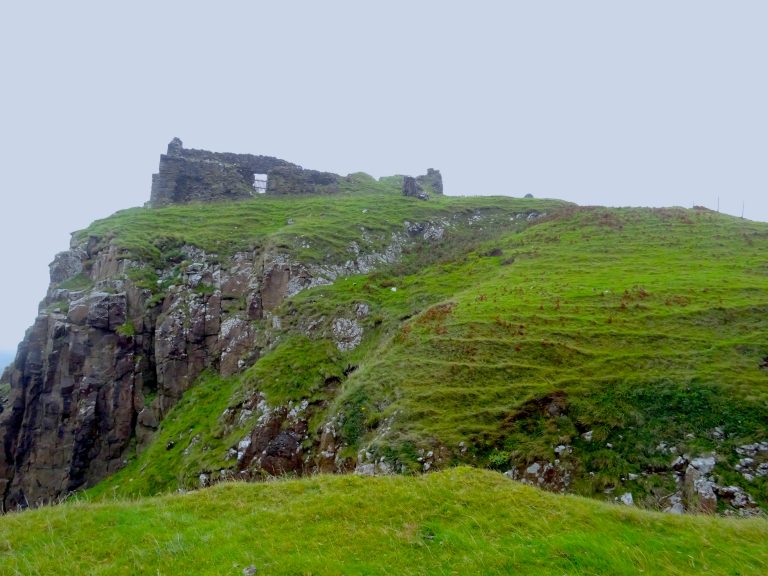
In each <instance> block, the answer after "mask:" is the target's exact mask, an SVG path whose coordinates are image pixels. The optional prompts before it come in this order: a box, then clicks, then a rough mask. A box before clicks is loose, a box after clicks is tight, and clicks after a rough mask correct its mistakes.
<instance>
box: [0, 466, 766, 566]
mask: <svg viewBox="0 0 768 576" xmlns="http://www.w3.org/2000/svg"><path fill="white" fill-rule="evenodd" d="M766 539H768V523H767V522H766V521H764V520H760V519H752V520H730V519H723V518H716V517H704V516H689V517H679V516H671V515H665V514H659V513H651V512H645V511H641V510H637V509H634V508H629V507H623V506H617V505H610V504H604V503H600V502H596V501H594V500H587V499H584V498H579V497H575V496H557V495H553V494H549V493H546V492H543V491H539V490H536V489H533V488H530V487H527V486H524V485H521V484H518V483H515V482H511V481H509V480H507V479H506V478H504V477H503V476H502V475H501V474H498V473H495V472H490V471H481V470H476V469H470V468H456V469H451V470H447V471H443V472H439V473H434V474H428V475H424V476H420V477H404V476H399V477H375V478H361V477H357V476H317V477H311V478H305V479H300V480H284V481H275V482H268V483H260V484H239V483H225V484H220V485H217V486H215V487H213V488H210V489H206V490H201V491H197V492H193V493H188V494H184V495H173V496H164V497H158V498H150V499H143V500H136V501H115V502H109V503H99V504H94V503H87V502H79V503H71V504H66V505H63V506H58V507H55V508H45V509H40V510H35V511H31V512H27V513H24V514H18V515H8V516H5V517H3V518H0V574H159V575H163V576H170V575H174V574H184V575H188V574H218V575H226V574H232V575H239V574H242V573H243V570H244V569H245V568H248V567H250V566H253V567H255V568H256V570H257V571H256V572H255V573H257V574H640V573H643V574H693V573H695V574H765V573H768V547H766V546H765V542H766Z"/></svg>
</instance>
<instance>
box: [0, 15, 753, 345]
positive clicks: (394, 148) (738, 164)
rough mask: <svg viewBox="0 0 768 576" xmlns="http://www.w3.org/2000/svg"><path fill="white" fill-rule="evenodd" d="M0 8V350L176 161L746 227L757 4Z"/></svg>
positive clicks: (750, 201)
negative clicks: (396, 180)
mask: <svg viewBox="0 0 768 576" xmlns="http://www.w3.org/2000/svg"><path fill="white" fill-rule="evenodd" d="M372 4H373V3H371V2H360V1H354V2H353V1H348V2H340V1H334V0H326V1H323V2H317V1H314V2H309V1H306V2H301V1H293V2H245V1H243V2H231V1H229V2H228V1H218V2H215V3H214V2H196V1H190V0H187V1H185V2H177V1H169V0H164V1H162V2H160V1H155V2H144V1H133V2H123V3H120V4H119V5H117V3H113V2H103V1H101V2H82V1H77V0H72V1H69V2H35V1H29V2H3V3H2V7H0V62H2V66H1V67H0V74H1V75H2V76H1V77H2V85H1V87H2V90H0V114H1V116H0V118H2V123H1V127H2V138H1V139H0V140H1V142H0V146H2V150H0V168H1V170H0V174H1V175H2V179H0V187H1V189H2V202H1V203H0V210H2V220H1V223H0V242H1V244H0V245H1V246H2V252H1V253H0V258H1V259H2V274H3V277H2V282H0V318H2V323H1V324H0V350H2V349H13V348H15V346H16V343H17V342H18V341H19V340H20V339H21V337H22V335H23V332H24V329H25V328H26V327H27V326H28V325H30V324H31V322H32V320H33V319H34V316H35V313H36V307H37V302H38V301H39V300H40V299H41V297H42V296H43V295H44V292H45V289H46V286H47V264H48V262H50V261H51V259H52V257H53V255H54V253H56V252H58V251H60V250H63V249H65V248H66V247H67V246H68V241H69V232H71V231H74V230H76V229H79V228H82V227H85V226H86V225H87V224H88V223H89V222H91V221H92V220H94V219H96V218H100V217H104V216H107V215H109V214H110V213H112V212H114V211H116V210H118V209H121V208H126V207H130V206H137V205H141V204H143V202H144V201H146V200H147V199H148V197H149V187H150V179H151V174H152V172H153V171H155V170H156V168H157V161H158V155H159V154H160V153H161V152H163V151H164V150H165V146H166V144H167V143H168V141H169V140H170V139H171V138H172V137H173V136H179V137H180V138H182V140H184V143H185V145H186V146H187V147H197V148H207V149H211V150H217V151H233V152H250V153H256V154H268V155H275V156H279V157H283V158H285V159H287V160H290V161H293V162H296V163H298V164H301V165H303V166H306V167H308V168H315V169H321V170H329V171H334V172H339V173H342V174H346V173H348V172H352V171H358V170H363V171H366V172H369V173H371V174H373V175H376V176H381V175H386V174H393V173H414V174H417V173H422V172H424V170H425V169H426V168H428V167H435V168H440V169H441V170H442V172H443V177H444V180H445V187H446V192H447V193H448V194H510V195H515V196H522V195H524V194H526V193H532V194H534V195H535V196H547V197H558V198H564V199H567V200H571V201H574V202H578V203H581V204H605V205H654V206H662V205H681V206H691V205H693V204H702V205H706V206H709V207H714V206H715V205H716V202H717V197H718V196H719V197H720V206H721V209H722V210H723V211H725V212H729V213H733V214H739V213H740V212H741V207H742V202H744V203H745V205H746V212H745V213H746V216H747V217H749V218H752V219H758V220H768V194H766V191H768V163H767V162H766V160H767V159H768V81H767V80H766V56H767V55H768V34H766V33H765V30H766V29H768V3H766V2H765V1H764V0H761V1H739V0H733V1H730V2H725V1H719V2H713V1H707V0H695V1H692V0H691V1H689V0H681V1H676V0H663V1H655V0H644V1H642V2H640V1H635V2H630V1H626V2H617V1H616V0H605V1H591V0H581V1H578V2H574V1H572V0H567V1H556V0H551V1H546V2H531V1H525V2H519V1H498V2H483V1H476V2H472V3H470V2H445V1H443V2H430V1H420V2H414V1H410V2H402V1H389V2H380V3H377V6H372Z"/></svg>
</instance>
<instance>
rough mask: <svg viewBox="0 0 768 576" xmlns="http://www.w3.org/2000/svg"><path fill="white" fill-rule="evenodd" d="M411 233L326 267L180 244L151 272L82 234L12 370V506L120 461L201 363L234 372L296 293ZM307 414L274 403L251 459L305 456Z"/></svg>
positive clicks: (88, 478)
mask: <svg viewBox="0 0 768 576" xmlns="http://www.w3.org/2000/svg"><path fill="white" fill-rule="evenodd" d="M407 238H408V234H407V233H396V234H393V235H392V241H391V244H390V246H389V247H388V248H387V249H386V250H385V251H383V252H365V251H361V250H359V248H358V250H357V251H356V253H355V255H354V258H353V259H350V260H347V261H346V262H343V263H340V264H335V265H334V264H328V265H322V266H321V265H313V264H306V263H302V262H298V261H296V260H293V259H292V258H291V257H290V256H289V255H287V254H284V253H277V252H264V251H259V250H255V251H251V252H240V253H236V254H234V256H232V257H228V258H219V257H218V256H217V255H215V254H207V253H205V252H204V251H202V250H200V249H198V248H195V247H192V246H183V247H182V248H181V250H180V255H179V257H178V259H177V260H180V261H177V262H174V263H172V264H169V265H168V267H167V268H166V269H158V270H154V271H151V272H150V274H149V276H150V277H151V279H152V280H151V282H150V283H148V282H147V271H148V270H149V268H148V265H147V263H145V262H141V261H136V260H132V259H130V258H127V257H126V255H125V253H124V252H122V251H121V250H120V249H118V248H117V247H116V246H114V245H112V244H110V243H109V242H105V241H103V240H101V239H99V238H89V239H87V240H83V241H73V244H72V246H71V248H70V250H68V251H67V252H63V253H61V254H59V255H57V256H56V259H55V260H54V262H53V263H52V264H51V270H50V276H51V285H50V288H49V290H48V293H47V296H46V298H45V299H44V300H43V302H42V303H41V305H40V312H39V315H38V317H37V319H36V320H35V323H34V325H33V326H32V327H31V328H30V329H29V330H28V332H27V334H26V336H25V338H24V341H23V342H22V343H21V344H20V346H19V350H18V354H17V358H16V362H15V364H14V365H13V366H12V367H11V368H10V369H9V370H8V371H7V372H6V374H5V377H4V380H5V381H6V382H7V383H8V384H10V390H9V391H8V392H7V398H6V399H5V402H4V406H5V409H4V411H3V412H2V414H1V415H0V438H2V440H3V445H2V450H0V498H1V499H2V502H3V505H4V508H5V509H11V508H15V507H19V506H21V507H25V506H30V505H35V504H38V503H42V502H47V501H51V500H53V499H56V498H58V497H61V496H64V495H66V494H67V493H69V492H71V491H73V490H76V489H78V488H82V487H85V486H90V485H93V484H95V483H96V482H98V481H99V480H101V479H103V478H105V477H106V476H108V475H110V474H111V473H113V472H115V471H116V470H118V469H119V468H121V467H122V466H123V465H124V463H125V459H126V455H127V454H128V453H129V451H131V450H133V449H134V448H135V449H137V450H139V451H141V450H142V448H143V447H144V446H145V445H146V444H147V443H148V442H149V440H150V439H151V438H152V436H153V433H154V431H155V430H156V429H157V427H158V425H159V423H160V421H161V420H162V419H163V417H164V416H165V414H167V412H168V411H169V410H170V409H171V408H172V407H173V406H174V404H175V403H176V402H177V401H178V400H179V399H180V398H181V397H182V395H183V393H184V392H185V390H187V389H188V388H189V387H190V386H191V385H192V383H193V382H194V381H195V379H197V378H198V376H199V375H200V374H201V373H202V372H203V371H205V370H211V371H214V372H218V373H220V374H221V375H224V376H226V375H230V374H234V373H236V372H238V371H240V370H241V369H243V368H244V367H246V366H249V365H251V364H253V362H255V361H256V360H257V359H258V358H259V355H260V354H261V352H262V351H263V350H264V349H266V348H268V347H269V346H270V344H271V343H272V340H273V339H274V334H275V332H276V331H277V329H278V328H279V323H280V320H279V318H277V317H275V316H274V315H273V311H274V310H275V309H276V308H277V307H278V306H279V305H280V304H281V303H282V302H283V300H284V299H285V298H286V297H289V296H292V295H294V294H297V293H298V292H300V291H302V290H304V289H306V288H310V287H313V286H318V285H323V284H330V283H332V282H333V281H334V280H335V279H336V278H338V277H340V276H344V275H348V274H351V273H361V272H368V271H370V270H371V269H373V267H375V266H376V265H379V264H382V263H387V262H393V261H395V260H397V258H398V257H399V254H400V250H401V247H402V244H403V243H404V242H405V241H406V240H407ZM155 285H156V286H155ZM355 328H359V327H357V326H356V325H355V326H346V325H343V326H342V325H339V326H335V327H334V333H335V336H336V338H337V340H338V341H339V342H340V344H339V345H340V346H354V345H356V344H357V343H359V336H360V335H359V334H357V333H356V332H355ZM336 332H338V334H336ZM257 400H258V398H256V399H255V400H254V402H256V401H257ZM305 408H306V407H305ZM289 412H290V413H289ZM296 416H297V411H296V410H293V411H292V412H291V410H290V409H288V408H286V409H285V410H283V409H282V408H279V409H277V410H270V411H267V412H265V413H264V415H263V418H262V419H263V420H264V422H262V424H263V426H257V428H256V429H255V430H254V432H253V434H252V437H249V438H248V441H247V444H248V446H246V447H244V448H243V452H244V454H243V455H241V457H240V458H239V460H240V461H242V462H243V466H245V465H246V464H248V465H250V464H251V463H252V461H253V460H254V458H256V459H258V460H259V465H260V469H263V470H265V471H266V472H269V473H279V472H284V471H286V470H290V469H296V467H297V466H299V465H300V461H299V460H297V451H296V449H295V448H296V444H297V438H300V437H301V434H300V432H301V429H302V427H305V426H306V422H305V421H304V420H302V419H301V418H297V417H296ZM326 444H328V442H326ZM326 447H327V446H326ZM257 449H258V451H257V452H255V450H257ZM262 453H263V454H262ZM262 461H263V462H262Z"/></svg>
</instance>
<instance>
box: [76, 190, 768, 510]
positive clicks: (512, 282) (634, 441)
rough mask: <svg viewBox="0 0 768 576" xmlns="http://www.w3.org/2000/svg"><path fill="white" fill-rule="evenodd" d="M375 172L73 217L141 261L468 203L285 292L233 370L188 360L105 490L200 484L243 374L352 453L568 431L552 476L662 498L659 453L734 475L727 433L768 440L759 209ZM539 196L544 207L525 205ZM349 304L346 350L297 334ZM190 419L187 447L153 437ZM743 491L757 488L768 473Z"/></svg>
mask: <svg viewBox="0 0 768 576" xmlns="http://www.w3.org/2000/svg"><path fill="white" fill-rule="evenodd" d="M376 185H377V186H379V187H381V186H384V185H382V184H380V183H377V184H376ZM370 186H372V189H371V190H368V191H367V193H357V194H348V195H343V194H342V195H339V196H334V197H327V198H301V199H295V198H291V199H283V198H258V199H255V200H254V201H253V202H245V203H238V204H221V205H211V206H204V207H201V206H184V207H173V208H167V209H163V210H153V211H150V210H134V211H127V212H125V213H120V214H118V215H116V216H115V217H112V218H110V219H107V220H105V221H101V222H98V223H96V224H95V225H94V226H93V227H92V228H91V229H89V230H88V231H86V232H84V233H83V234H90V235H100V236H101V237H104V238H111V239H112V241H113V242H117V243H118V244H120V245H124V246H126V249H127V250H129V251H133V252H134V253H136V254H144V255H146V257H152V258H156V259H162V258H163V257H164V256H163V254H164V253H163V251H162V250H161V249H160V248H158V246H160V247H163V246H167V245H176V244H179V243H181V242H184V243H192V244H197V245H200V246H202V247H206V248H207V249H208V250H213V249H215V248H216V247H218V249H219V251H220V252H221V253H222V254H226V253H227V251H229V252H231V251H234V250H236V249H240V248H242V247H243V246H246V245H254V244H260V245H262V246H263V245H273V246H275V245H279V246H281V247H282V249H285V250H295V251H297V252H299V253H300V254H299V257H301V258H304V259H306V260H309V261H312V260H313V259H314V260H315V261H317V262H322V261H323V260H324V259H332V258H334V257H337V258H338V257H339V256H338V255H339V253H341V254H342V257H343V253H344V250H346V249H347V247H348V246H349V244H350V242H353V241H354V239H355V238H357V237H358V236H359V234H360V232H359V229H358V227H359V226H364V227H365V228H366V229H367V230H369V231H370V230H375V231H377V232H380V233H381V237H382V238H386V237H387V236H386V234H385V233H389V232H390V231H393V230H398V229H402V226H403V222H404V221H407V222H424V221H439V219H441V218H443V219H450V218H451V217H453V216H455V215H456V214H459V215H464V216H465V217H466V216H467V215H469V221H470V222H471V221H472V215H475V214H476V215H480V216H481V217H482V218H483V219H482V220H479V223H478V224H474V225H466V224H464V225H455V226H454V227H453V228H451V229H449V230H448V231H446V234H445V236H444V237H443V239H442V241H441V242H440V243H433V244H431V245H430V244H427V243H421V244H415V245H414V246H412V247H411V248H410V249H407V250H406V252H405V254H404V255H403V258H402V260H401V262H400V263H398V264H396V265H392V266H386V267H381V268H379V269H377V270H376V271H374V272H372V273H370V274H367V275H362V276H352V277H347V278H342V279H339V280H338V281H336V282H335V283H334V284H333V285H332V286H321V287H318V288H315V289H312V290H307V291H305V292H302V293H300V294H298V295H297V296H295V297H293V298H291V299H289V300H288V301H286V302H285V303H284V304H283V305H282V307H281V309H280V310H279V311H278V315H279V316H280V317H281V318H282V320H283V322H282V329H283V336H282V338H281V342H280V343H279V344H278V345H277V346H276V347H275V348H274V349H273V350H272V351H271V352H269V353H268V354H266V355H264V356H263V357H262V358H261V359H260V360H259V361H258V362H257V363H256V364H255V365H254V366H252V367H251V368H249V369H247V370H246V371H245V373H244V374H242V375H241V376H238V377H234V378H229V379H222V378H220V377H218V376H213V375H208V376H206V377H204V378H202V379H201V381H200V382H199V384H198V385H197V386H196V387H195V388H193V389H192V390H191V391H190V392H188V393H187V395H186V397H185V398H184V399H183V400H182V402H181V403H180V404H179V405H178V406H177V407H176V408H175V409H174V411H172V413H171V414H170V415H169V417H168V418H167V419H166V421H165V422H164V423H163V425H162V427H161V431H160V434H159V436H158V440H157V441H156V442H155V443H154V445H153V446H152V447H151V448H150V449H149V450H148V451H146V452H145V453H143V454H142V455H141V456H139V457H138V458H137V459H136V460H135V461H134V462H133V464H132V465H130V466H129V467H128V468H127V469H125V470H124V471H123V472H121V473H119V474H117V475H116V476H115V477H113V478H112V479H110V480H107V481H106V482H105V483H103V484H102V485H101V486H99V487H98V488H97V489H96V491H97V492H98V493H102V492H103V493H108V494H110V495H111V494H115V493H117V494H121V493H122V494H134V495H142V494H155V493H160V492H162V491H164V490H168V489H174V488H176V487H177V486H179V485H181V486H194V485H196V482H197V475H198V472H199V471H200V470H201V469H209V470H217V469H218V468H220V467H222V466H226V461H225V456H226V450H227V447H228V446H232V445H233V444H234V443H236V442H237V439H238V437H241V436H242V433H243V431H242V430H240V429H237V428H236V429H234V430H232V429H230V428H227V429H226V430H224V428H225V427H224V426H223V424H222V423H221V418H220V416H221V414H222V412H223V411H224V410H225V409H227V407H229V406H233V405H236V404H237V403H242V401H243V399H244V398H247V397H248V395H249V394H253V393H254V392H258V393H260V394H263V395H264V396H265V397H266V399H267V401H268V402H269V403H270V404H272V405H279V404H286V403H288V402H294V403H298V402H300V401H302V400H303V399H307V400H309V401H310V402H312V403H322V404H323V406H325V408H324V409H323V410H322V411H321V412H319V413H318V414H316V415H315V416H314V420H313V425H314V426H316V427H319V426H320V425H321V424H322V423H323V422H327V421H329V420H331V419H335V422H337V423H338V427H339V429H340V431H341V434H342V436H343V439H344V441H345V443H346V448H345V451H346V452H345V456H347V457H349V458H355V457H356V455H357V453H358V451H359V450H361V449H365V450H367V451H369V453H373V454H375V455H377V457H379V456H380V457H384V458H387V459H388V460H389V461H396V462H397V463H398V465H399V466H400V468H401V470H403V471H418V470H422V469H423V468H424V467H425V466H424V464H425V461H426V463H427V464H428V466H427V467H434V468H442V467H446V466H450V465H453V464H457V463H471V464H473V465H479V466H489V467H492V468H496V469H499V470H501V471H504V470H507V469H510V468H514V467H516V466H517V467H518V468H520V469H522V468H524V467H525V466H527V465H529V464H531V463H534V462H541V463H542V464H543V463H544V462H547V461H552V460H554V458H555V456H556V455H555V454H554V452H553V450H554V448H555V447H557V446H565V447H566V450H565V451H563V452H562V453H561V454H560V455H559V456H560V457H559V460H560V471H559V472H558V474H559V476H558V478H559V480H557V479H556V482H555V483H557V482H559V481H561V480H563V478H565V477H566V476H567V478H568V485H567V487H566V488H567V490H568V491H573V492H576V493H580V494H584V495H595V496H598V497H606V496H605V495H604V494H605V492H607V493H608V496H607V498H609V499H613V497H614V494H613V492H614V491H616V492H617V493H620V492H619V491H632V492H633V493H634V495H635V500H636V502H642V503H644V504H645V505H647V506H649V507H656V506H659V507H661V506H662V504H660V502H659V500H660V499H661V498H662V497H663V496H665V495H669V494H670V493H672V492H674V490H675V481H674V477H673V475H672V474H671V473H670V471H669V470H667V468H668V466H669V462H670V461H671V460H672V459H673V458H674V453H675V452H676V453H678V454H684V453H688V454H691V455H696V454H703V453H710V452H715V453H716V454H717V458H718V464H717V468H716V472H717V473H718V474H719V478H720V479H721V481H722V482H724V483H726V484H734V483H735V484H739V483H740V484H742V485H746V484H745V482H744V481H743V479H742V478H741V476H740V475H739V474H738V473H737V472H735V471H734V468H733V467H734V465H735V464H736V463H737V462H738V459H739V455H738V454H737V453H736V452H735V449H736V448H737V447H738V446H740V445H742V444H744V443H747V442H752V441H755V440H758V441H759V440H762V439H765V438H766V437H767V436H768V435H767V434H766V423H767V422H768V419H766V415H767V414H768V372H766V370H765V369H763V368H761V363H762V362H763V358H764V357H765V356H768V342H767V341H766V337H765V334H766V333H767V332H766V328H768V326H766V323H767V322H768V317H767V315H766V311H767V310H768V291H767V290H766V288H768V267H767V266H768V264H766V261H765V257H764V255H765V254H766V248H767V247H768V226H766V225H765V224H762V223H756V222H750V221H744V220H741V219H737V218H733V217H730V216H725V215H722V214H717V213H714V212H712V211H708V210H704V209H700V210H699V209H694V210H685V209H679V208H671V209H643V208H627V209H608V208H580V207H575V206H572V205H567V204H564V203H559V202H555V201H546V200H532V199H513V198H483V197H470V198H449V197H443V198H436V199H433V200H430V201H429V202H420V201H416V200H412V199H403V198H401V197H399V196H397V195H396V193H394V192H393V191H390V190H388V189H386V188H385V189H383V190H382V189H377V188H376V187H374V186H373V184H370ZM532 211H533V212H535V213H540V214H541V213H544V214H547V216H546V217H544V218H540V219H537V220H533V221H528V219H526V218H523V219H520V218H519V215H520V214H525V213H530V212H532ZM190 222H193V223H194V225H190V224H189V223H190ZM299 240H300V241H299ZM304 241H306V242H304ZM296 246H299V248H296ZM301 246H310V248H307V249H305V248H301ZM153 250H157V253H153V252H152V251H153ZM393 290H394V291H393ZM360 302H364V303H365V304H366V305H368V306H369V307H370V310H371V314H370V316H369V317H368V319H367V321H366V322H367V324H366V325H365V329H366V332H365V338H364V339H363V342H362V344H361V345H360V346H359V347H358V348H357V349H356V350H354V351H351V352H339V351H338V350H337V349H336V348H335V346H334V345H333V343H332V342H331V340H330V339H329V338H327V337H324V336H327V334H325V335H324V334H320V335H318V334H307V332H306V330H305V327H306V326H307V324H309V323H310V322H311V321H312V320H317V321H321V320H323V319H327V318H332V317H333V316H334V315H336V314H339V313H341V312H343V311H345V310H349V309H351V308H352V307H353V306H354V305H355V304H356V303H360ZM350 367H352V368H354V371H352V372H350V371H349V368H350ZM330 381H333V382H339V383H340V385H338V386H336V385H333V386H327V383H328V382H330ZM589 432H591V435H590V434H588V433H589ZM585 435H586V438H590V437H591V440H587V439H585ZM194 437H198V438H201V439H202V441H199V442H197V443H194V445H193V446H190V448H189V449H188V450H187V451H185V452H184V453H182V452H181V451H175V452H169V451H167V450H166V449H165V447H166V446H167V445H168V443H169V442H171V441H172V442H174V443H176V444H178V445H186V444H189V443H190V439H191V438H194ZM428 453H432V457H431V460H427V458H426V455H427V454H428ZM630 475H631V476H630ZM630 478H632V480H630ZM748 488H749V490H750V493H751V494H752V495H753V496H754V497H755V498H756V499H758V500H759V501H760V502H762V503H765V502H766V499H768V492H767V491H766V482H765V478H756V479H755V480H754V482H752V483H751V484H749V486H748Z"/></svg>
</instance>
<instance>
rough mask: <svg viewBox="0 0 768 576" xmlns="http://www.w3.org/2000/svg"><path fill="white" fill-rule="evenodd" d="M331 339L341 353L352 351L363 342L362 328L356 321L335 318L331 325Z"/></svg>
mask: <svg viewBox="0 0 768 576" xmlns="http://www.w3.org/2000/svg"><path fill="white" fill-rule="evenodd" d="M332 330H333V339H334V341H335V342H336V347H337V348H338V349H339V350H341V351H342V352H348V351H350V350H354V349H355V348H357V347H358V346H359V345H360V342H361V341H362V340H363V327H362V326H360V324H358V323H357V321H356V320H350V319H348V318H337V319H336V320H334V321H333V325H332Z"/></svg>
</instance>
